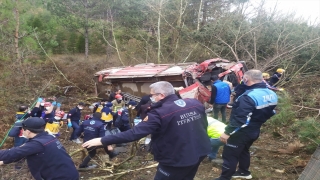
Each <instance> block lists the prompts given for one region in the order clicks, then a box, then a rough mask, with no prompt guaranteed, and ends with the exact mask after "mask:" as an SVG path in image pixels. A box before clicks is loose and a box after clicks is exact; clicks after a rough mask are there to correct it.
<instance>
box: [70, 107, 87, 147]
mask: <svg viewBox="0 0 320 180" xmlns="http://www.w3.org/2000/svg"><path fill="white" fill-rule="evenodd" d="M83 107H84V103H83V102H79V103H78V105H77V106H76V107H75V108H73V109H71V110H70V111H69V113H68V115H67V121H68V127H69V128H70V127H72V128H73V132H72V134H71V136H70V141H73V142H75V143H77V144H80V143H82V142H81V141H80V139H79V138H78V136H77V135H76V133H77V129H79V124H80V119H81V110H82V109H83Z"/></svg>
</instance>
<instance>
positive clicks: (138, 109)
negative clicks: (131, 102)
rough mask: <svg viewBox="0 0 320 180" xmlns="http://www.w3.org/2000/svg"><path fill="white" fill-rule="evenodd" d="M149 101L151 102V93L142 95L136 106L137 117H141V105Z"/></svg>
mask: <svg viewBox="0 0 320 180" xmlns="http://www.w3.org/2000/svg"><path fill="white" fill-rule="evenodd" d="M149 102H150V94H148V95H145V96H142V97H141V100H140V102H139V103H138V105H137V106H136V110H137V117H140V114H141V113H142V110H141V106H143V105H145V104H147V103H149ZM142 119H143V118H142Z"/></svg>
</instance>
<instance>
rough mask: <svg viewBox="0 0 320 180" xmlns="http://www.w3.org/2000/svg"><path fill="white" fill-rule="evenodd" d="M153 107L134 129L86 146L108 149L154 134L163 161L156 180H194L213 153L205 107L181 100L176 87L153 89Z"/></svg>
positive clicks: (156, 151)
mask: <svg viewBox="0 0 320 180" xmlns="http://www.w3.org/2000/svg"><path fill="white" fill-rule="evenodd" d="M150 89H151V90H150V94H151V98H150V99H151V101H152V103H153V104H152V107H151V109H150V111H149V113H148V116H147V117H146V118H144V120H143V121H142V122H140V123H139V124H138V125H137V126H135V127H134V128H133V129H130V130H128V131H125V132H121V133H118V134H116V135H110V136H105V137H103V138H96V139H93V140H90V141H87V142H86V143H84V144H83V145H82V146H83V147H92V146H99V145H103V146H107V145H110V144H119V143H126V142H131V141H135V140H138V139H141V138H142V137H145V136H147V135H148V134H151V135H152V137H151V139H152V145H151V151H152V153H153V155H154V159H155V160H156V161H158V162H159V165H158V168H157V172H156V175H155V178H154V179H156V180H159V179H161V180H178V179H186V180H189V179H190V180H191V179H193V178H194V176H195V175H196V172H197V170H198V166H199V164H200V163H201V161H202V160H203V159H204V158H205V157H206V155H207V154H209V152H210V140H209V138H208V135H207V126H208V122H207V119H206V113H205V108H204V106H203V105H202V104H201V103H200V102H199V101H198V100H196V99H179V98H178V96H177V95H175V90H174V89H173V86H172V84H170V83H169V82H166V81H160V82H156V83H154V84H152V85H151V86H150Z"/></svg>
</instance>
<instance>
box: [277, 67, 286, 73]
mask: <svg viewBox="0 0 320 180" xmlns="http://www.w3.org/2000/svg"><path fill="white" fill-rule="evenodd" d="M284 71H285V70H284V69H281V68H279V69H277V73H283V72H284Z"/></svg>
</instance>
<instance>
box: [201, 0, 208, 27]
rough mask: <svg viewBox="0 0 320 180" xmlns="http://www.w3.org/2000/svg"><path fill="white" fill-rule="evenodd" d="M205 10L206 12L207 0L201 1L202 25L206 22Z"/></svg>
mask: <svg viewBox="0 0 320 180" xmlns="http://www.w3.org/2000/svg"><path fill="white" fill-rule="evenodd" d="M207 12H208V1H204V2H203V11H202V22H201V25H202V26H204V25H205V24H206V22H207V16H208V15H207Z"/></svg>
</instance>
